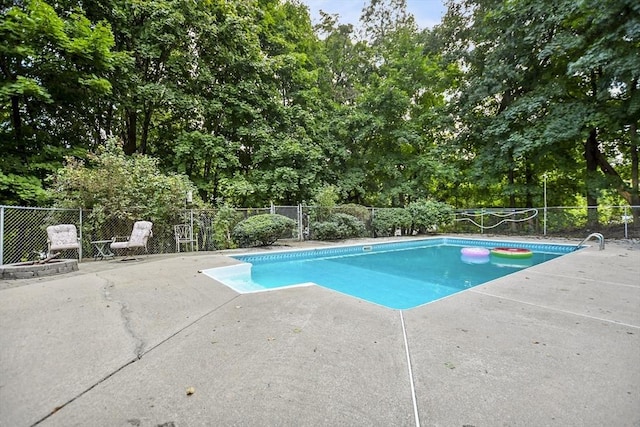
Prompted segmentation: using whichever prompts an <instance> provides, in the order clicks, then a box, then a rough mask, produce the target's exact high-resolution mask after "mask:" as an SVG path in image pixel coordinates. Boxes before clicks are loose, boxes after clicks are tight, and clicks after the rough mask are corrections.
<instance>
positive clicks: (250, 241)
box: [231, 214, 296, 247]
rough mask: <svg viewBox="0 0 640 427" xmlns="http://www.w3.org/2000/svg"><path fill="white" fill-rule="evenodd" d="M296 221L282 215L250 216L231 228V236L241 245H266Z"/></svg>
mask: <svg viewBox="0 0 640 427" xmlns="http://www.w3.org/2000/svg"><path fill="white" fill-rule="evenodd" d="M295 225H296V222H295V221H294V220H292V219H289V218H287V217H286V216H283V215H278V214H263V215H255V216H251V217H249V218H247V219H245V220H244V221H242V222H240V223H239V224H238V225H236V226H235V227H234V228H233V232H232V233H231V236H232V237H233V240H235V241H236V242H237V243H238V244H239V245H240V246H241V247H249V246H268V245H271V244H273V243H274V242H275V241H276V240H278V239H279V238H280V237H281V236H282V235H283V234H284V233H286V232H289V231H291V230H292V229H293V227H295Z"/></svg>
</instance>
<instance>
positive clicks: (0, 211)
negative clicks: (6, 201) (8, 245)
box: [0, 206, 4, 265]
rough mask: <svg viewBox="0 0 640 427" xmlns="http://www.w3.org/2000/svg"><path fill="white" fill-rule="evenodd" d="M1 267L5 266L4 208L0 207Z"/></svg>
mask: <svg viewBox="0 0 640 427" xmlns="http://www.w3.org/2000/svg"><path fill="white" fill-rule="evenodd" d="M0 265H4V206H0Z"/></svg>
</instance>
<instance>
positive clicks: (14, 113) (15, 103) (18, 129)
mask: <svg viewBox="0 0 640 427" xmlns="http://www.w3.org/2000/svg"><path fill="white" fill-rule="evenodd" d="M11 121H12V122H13V134H14V135H15V138H16V145H15V147H16V150H18V151H19V153H20V158H21V159H22V163H24V164H26V163H27V153H26V150H25V149H24V144H23V142H22V119H21V117H20V99H19V98H18V97H17V96H12V97H11Z"/></svg>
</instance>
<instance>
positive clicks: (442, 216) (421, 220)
mask: <svg viewBox="0 0 640 427" xmlns="http://www.w3.org/2000/svg"><path fill="white" fill-rule="evenodd" d="M407 211H408V212H409V214H410V215H411V221H412V223H411V228H412V229H413V231H416V232H418V233H426V232H428V231H431V230H434V229H437V228H438V227H442V226H445V225H449V224H451V223H452V222H453V218H454V212H453V207H452V206H450V205H448V204H446V203H442V202H436V201H433V200H421V201H417V202H412V203H410V204H409V206H407Z"/></svg>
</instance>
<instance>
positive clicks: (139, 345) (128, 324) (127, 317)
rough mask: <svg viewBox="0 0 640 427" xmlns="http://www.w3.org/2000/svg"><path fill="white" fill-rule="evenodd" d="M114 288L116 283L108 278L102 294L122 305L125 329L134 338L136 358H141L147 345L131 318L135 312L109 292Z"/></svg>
mask: <svg viewBox="0 0 640 427" xmlns="http://www.w3.org/2000/svg"><path fill="white" fill-rule="evenodd" d="M113 288H115V285H114V284H113V283H112V282H110V281H109V280H107V284H106V285H105V286H103V288H102V295H103V296H104V299H105V300H107V301H109V302H110V303H113V304H118V305H119V306H120V317H121V318H122V321H123V326H124V329H125V331H126V332H127V334H128V335H129V336H130V337H131V338H132V339H133V340H134V342H135V348H134V350H133V352H134V354H135V356H136V358H137V359H140V358H141V357H142V355H143V354H144V347H145V345H146V342H145V341H144V340H143V339H142V337H140V336H139V335H138V334H137V333H136V331H135V330H134V328H133V324H132V319H131V314H132V313H133V312H132V311H131V310H130V309H129V306H128V305H127V303H126V302H124V301H120V300H117V299H114V298H113V297H112V296H111V292H109V289H113Z"/></svg>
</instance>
